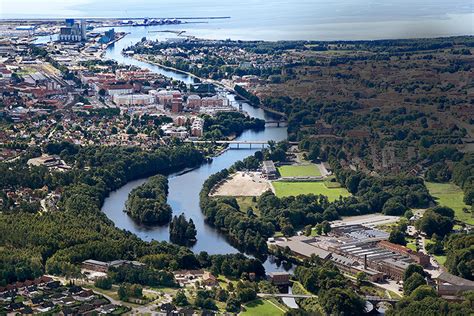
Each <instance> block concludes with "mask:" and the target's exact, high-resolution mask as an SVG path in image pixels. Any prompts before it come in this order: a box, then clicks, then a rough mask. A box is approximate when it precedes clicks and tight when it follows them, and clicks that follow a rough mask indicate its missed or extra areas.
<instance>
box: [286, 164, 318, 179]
mask: <svg viewBox="0 0 474 316" xmlns="http://www.w3.org/2000/svg"><path fill="white" fill-rule="evenodd" d="M278 171H279V172H280V175H281V176H282V177H305V176H307V177H308V176H312V177H318V176H320V175H321V172H320V171H319V168H318V166H316V165H315V164H308V165H297V166H281V167H278Z"/></svg>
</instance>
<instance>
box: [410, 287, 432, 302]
mask: <svg viewBox="0 0 474 316" xmlns="http://www.w3.org/2000/svg"><path fill="white" fill-rule="evenodd" d="M426 297H438V294H437V293H436V291H435V290H434V289H433V288H432V287H431V286H429V285H421V286H419V287H417V288H416V289H415V290H414V291H413V292H412V293H411V294H410V298H411V299H412V300H415V301H421V300H423V299H424V298H426Z"/></svg>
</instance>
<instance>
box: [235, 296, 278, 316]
mask: <svg viewBox="0 0 474 316" xmlns="http://www.w3.org/2000/svg"><path fill="white" fill-rule="evenodd" d="M284 314H285V310H283V309H282V308H280V307H278V306H277V305H275V304H272V303H271V302H270V301H268V300H262V299H260V300H255V301H251V302H249V303H247V304H245V312H242V313H240V315H242V316H279V315H284Z"/></svg>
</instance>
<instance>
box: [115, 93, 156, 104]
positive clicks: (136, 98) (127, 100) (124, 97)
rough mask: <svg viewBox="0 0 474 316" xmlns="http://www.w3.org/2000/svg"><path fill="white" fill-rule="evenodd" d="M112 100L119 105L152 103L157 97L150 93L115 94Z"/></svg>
mask: <svg viewBox="0 0 474 316" xmlns="http://www.w3.org/2000/svg"><path fill="white" fill-rule="evenodd" d="M112 100H113V101H114V103H115V104H117V105H150V104H153V103H155V98H154V97H153V96H151V95H149V94H115V95H113V98H112Z"/></svg>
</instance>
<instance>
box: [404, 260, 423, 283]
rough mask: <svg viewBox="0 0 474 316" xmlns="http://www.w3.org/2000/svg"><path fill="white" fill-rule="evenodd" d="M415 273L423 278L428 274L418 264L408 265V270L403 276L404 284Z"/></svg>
mask: <svg viewBox="0 0 474 316" xmlns="http://www.w3.org/2000/svg"><path fill="white" fill-rule="evenodd" d="M414 273H418V274H420V275H422V276H426V273H425V271H424V270H423V267H422V266H420V265H418V264H410V265H408V268H407V269H406V270H405V273H404V274H403V282H405V281H406V280H407V279H408V278H409V277H411V276H412V275H413V274H414Z"/></svg>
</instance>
